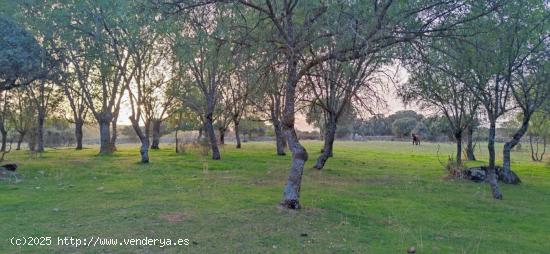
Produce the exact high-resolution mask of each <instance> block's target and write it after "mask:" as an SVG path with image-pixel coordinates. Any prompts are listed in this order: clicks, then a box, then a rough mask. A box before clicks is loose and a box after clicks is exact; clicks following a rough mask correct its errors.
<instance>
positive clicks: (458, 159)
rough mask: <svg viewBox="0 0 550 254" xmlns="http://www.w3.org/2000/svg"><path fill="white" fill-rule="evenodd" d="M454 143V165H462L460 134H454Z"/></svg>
mask: <svg viewBox="0 0 550 254" xmlns="http://www.w3.org/2000/svg"><path fill="white" fill-rule="evenodd" d="M455 141H456V163H457V164H458V165H460V164H462V132H457V133H455Z"/></svg>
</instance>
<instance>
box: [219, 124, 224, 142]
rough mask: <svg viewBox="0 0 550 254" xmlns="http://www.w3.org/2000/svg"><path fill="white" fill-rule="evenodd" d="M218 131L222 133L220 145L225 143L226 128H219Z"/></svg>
mask: <svg viewBox="0 0 550 254" xmlns="http://www.w3.org/2000/svg"><path fill="white" fill-rule="evenodd" d="M218 132H219V133H220V145H225V129H224V128H218Z"/></svg>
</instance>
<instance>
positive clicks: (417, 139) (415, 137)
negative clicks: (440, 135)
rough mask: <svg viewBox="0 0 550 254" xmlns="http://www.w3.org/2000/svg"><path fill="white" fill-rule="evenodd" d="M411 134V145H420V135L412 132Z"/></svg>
mask: <svg viewBox="0 0 550 254" xmlns="http://www.w3.org/2000/svg"><path fill="white" fill-rule="evenodd" d="M411 136H412V138H413V145H417V146H418V145H420V136H419V135H416V134H414V133H412V134H411Z"/></svg>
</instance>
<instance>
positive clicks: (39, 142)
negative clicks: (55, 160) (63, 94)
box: [36, 110, 46, 153]
mask: <svg viewBox="0 0 550 254" xmlns="http://www.w3.org/2000/svg"><path fill="white" fill-rule="evenodd" d="M45 120H46V114H45V113H44V112H43V111H41V110H39V111H38V119H37V125H36V151H37V152H39V153H41V152H44V121H45Z"/></svg>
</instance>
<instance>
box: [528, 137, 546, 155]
mask: <svg viewBox="0 0 550 254" xmlns="http://www.w3.org/2000/svg"><path fill="white" fill-rule="evenodd" d="M529 144H530V146H531V160H533V161H542V159H543V158H544V154H545V153H546V137H542V152H541V153H540V154H539V141H538V140H537V141H536V145H535V147H536V148H535V147H534V146H533V135H529Z"/></svg>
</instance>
